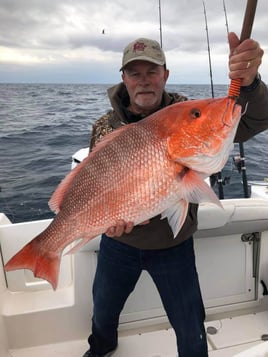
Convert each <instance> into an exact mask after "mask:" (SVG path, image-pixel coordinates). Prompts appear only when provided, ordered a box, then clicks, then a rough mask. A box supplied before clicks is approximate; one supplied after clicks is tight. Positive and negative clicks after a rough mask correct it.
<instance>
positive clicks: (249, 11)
mask: <svg viewBox="0 0 268 357" xmlns="http://www.w3.org/2000/svg"><path fill="white" fill-rule="evenodd" d="M256 7H257V0H248V1H247V6H246V11H245V15H244V20H243V25H242V30H241V35H240V42H243V41H244V40H246V39H247V38H250V35H251V31H252V26H253V22H254V17H255V12H256ZM223 9H224V14H225V22H226V29H227V34H229V26H228V19H227V12H226V6H225V1H224V0H223ZM231 84H232V85H231V86H230V88H231V87H233V84H234V87H235V88H239V89H238V93H240V87H241V79H237V80H232V81H231ZM230 94H232V93H230V92H229V95H230ZM239 151H240V165H239V170H240V171H241V174H242V183H243V190H244V196H245V198H249V196H250V195H249V189H248V180H247V173H246V162H245V153H244V145H243V143H239Z"/></svg>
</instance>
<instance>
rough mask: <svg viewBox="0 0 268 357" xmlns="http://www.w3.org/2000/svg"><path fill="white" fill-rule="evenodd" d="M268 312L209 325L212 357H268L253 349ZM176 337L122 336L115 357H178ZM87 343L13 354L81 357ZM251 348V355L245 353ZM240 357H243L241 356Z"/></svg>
mask: <svg viewBox="0 0 268 357" xmlns="http://www.w3.org/2000/svg"><path fill="white" fill-rule="evenodd" d="M267 321H268V312H261V313H255V314H249V315H245V316H238V317H233V318H227V319H223V320H221V321H220V320H217V321H210V322H207V323H206V327H208V326H210V327H214V328H215V329H216V330H217V333H216V334H215V335H209V336H208V343H209V357H232V356H236V354H239V353H241V352H243V351H244V353H243V356H242V355H241V357H267V356H268V347H267V346H266V343H265V345H262V346H265V352H262V353H261V354H260V353H257V354H254V351H253V350H254V346H259V345H260V344H263V342H262V341H261V336H262V335H263V334H265V333H267V332H268V322H267ZM175 345H176V343H175V335H174V332H173V330H172V329H164V330H157V331H151V332H136V333H132V334H131V333H129V334H128V333H127V334H123V335H122V336H120V338H119V346H118V349H117V351H116V352H115V353H114V357H176V347H175ZM87 348H88V345H87V342H86V340H81V341H69V342H64V343H58V344H53V345H46V346H37V347H31V348H26V349H19V350H12V351H10V354H11V356H12V357H36V356H38V357H82V356H83V353H84V352H85V351H86V350H87ZM250 348H252V351H253V352H252V351H251V352H250V354H247V353H246V352H245V351H247V350H248V349H250ZM239 357H240V356H239Z"/></svg>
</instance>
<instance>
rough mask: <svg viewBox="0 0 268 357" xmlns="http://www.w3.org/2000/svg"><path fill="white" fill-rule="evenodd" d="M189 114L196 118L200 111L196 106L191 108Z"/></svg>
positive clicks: (199, 115)
mask: <svg viewBox="0 0 268 357" xmlns="http://www.w3.org/2000/svg"><path fill="white" fill-rule="evenodd" d="M190 115H191V117H192V118H193V119H197V118H200V117H201V111H200V110H199V109H197V108H193V109H191V112H190Z"/></svg>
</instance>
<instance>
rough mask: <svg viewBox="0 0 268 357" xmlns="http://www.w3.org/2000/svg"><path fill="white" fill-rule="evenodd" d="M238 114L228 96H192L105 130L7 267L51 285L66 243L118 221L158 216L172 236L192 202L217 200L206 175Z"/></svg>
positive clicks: (224, 149)
mask: <svg viewBox="0 0 268 357" xmlns="http://www.w3.org/2000/svg"><path fill="white" fill-rule="evenodd" d="M240 117H241V106H240V105H238V104H237V103H236V100H235V99H234V98H232V97H228V96H227V97H221V98H209V99H200V100H190V101H185V102H180V103H175V104H172V105H170V106H168V107H165V108H163V109H161V110H159V111H157V112H155V113H153V114H151V115H150V116H148V117H146V118H144V119H142V120H140V121H139V122H136V123H132V124H129V125H125V126H122V127H120V128H118V129H116V130H115V131H113V132H111V133H109V134H107V135H106V136H105V137H104V138H103V139H102V140H101V141H100V142H99V143H98V144H97V145H96V146H95V148H94V149H93V150H92V151H91V152H90V154H89V155H88V157H87V158H86V159H84V161H83V162H82V163H80V164H79V165H78V166H77V167H76V168H75V169H73V170H72V171H71V172H70V173H69V174H68V175H67V176H66V177H65V178H64V179H63V180H62V182H61V183H60V184H59V185H58V187H57V188H56V190H55V192H54V193H53V195H52V197H51V199H50V200H49V206H50V208H51V210H52V211H54V212H55V213H56V215H55V217H54V219H53V220H52V222H51V223H50V224H49V226H48V227H47V228H46V229H45V230H44V231H43V232H41V233H40V234H39V235H37V236H36V237H35V238H34V239H32V240H31V241H30V242H29V243H28V244H26V245H25V246H24V247H23V248H22V249H21V250H20V251H19V252H18V253H16V254H15V255H14V256H13V257H12V258H11V259H10V260H9V261H8V262H7V263H6V264H5V270H6V271H11V270H15V269H30V270H32V271H33V273H34V275H35V276H36V277H39V278H42V279H45V280H47V281H48V282H49V283H50V284H51V286H52V288H53V289H54V290H55V289H56V288H57V285H58V276H59V271H60V261H61V256H62V254H63V251H64V250H65V248H66V247H67V246H69V245H70V244H71V243H72V248H71V249H70V250H69V251H68V252H67V253H66V254H72V253H75V252H76V251H77V250H78V249H80V248H81V247H82V246H83V245H85V244H86V243H87V242H88V241H90V240H91V239H93V238H94V237H96V236H98V235H100V234H102V233H104V232H106V230H107V229H108V228H109V227H111V226H115V225H116V223H117V222H118V220H124V221H126V222H134V224H135V225H137V224H139V223H142V222H144V221H147V220H149V219H150V218H152V217H154V216H156V215H159V214H161V217H162V218H165V217H166V218H167V219H168V222H169V224H170V226H171V228H172V231H173V234H174V237H176V235H177V234H178V232H179V231H180V229H181V227H182V226H183V223H184V221H185V218H186V216H187V212H188V205H189V202H192V203H197V204H200V203H202V202H210V203H213V204H216V205H218V206H221V203H220V201H219V199H218V197H217V196H216V194H215V193H214V191H213V190H212V189H211V187H210V186H209V185H208V184H207V183H206V182H205V178H206V177H208V176H210V175H211V174H213V173H215V172H218V171H220V170H221V169H222V167H223V166H224V164H225V163H226V161H227V159H228V156H229V153H230V151H231V150H232V148H233V140H234V136H235V133H236V130H237V127H238V124H239V120H240ZM68 249H69V247H68ZM64 252H65V251H64Z"/></svg>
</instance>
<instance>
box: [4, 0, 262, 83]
mask: <svg viewBox="0 0 268 357" xmlns="http://www.w3.org/2000/svg"><path fill="white" fill-rule="evenodd" d="M225 3H226V8H227V13H228V25H229V28H230V30H234V31H235V32H237V33H238V34H239V33H240V31H241V26H242V20H243V16H244V11H245V1H244V0H237V1H231V0H226V1H225ZM205 4H206V11H207V19H208V31H209V39H210V47H211V54H212V59H213V65H214V71H213V72H214V73H215V77H216V78H217V80H220V81H221V82H222V81H223V82H227V81H228V76H227V75H226V65H227V61H228V45H227V33H226V26H225V17H224V11H223V2H222V1H221V0H206V1H205ZM267 11H268V2H266V1H262V2H259V4H258V8H257V12H256V19H255V23H254V28H253V35H254V36H255V37H254V38H256V39H257V40H258V41H259V42H260V43H261V45H262V47H263V48H264V50H266V49H268V39H267V36H266V30H265V29H266V23H267V17H266V15H265V14H267ZM161 15H162V16H161V18H162V39H163V48H164V50H165V51H166V55H167V58H168V63H169V67H170V70H171V77H170V80H173V78H174V80H175V81H176V80H177V79H176V78H181V77H182V76H180V75H179V71H180V69H181V68H184V67H187V69H184V81H186V82H187V81H188V82H192V83H193V82H195V83H199V82H200V81H201V80H202V81H206V80H207V82H209V78H208V68H207V66H208V62H207V42H206V31H205V21H204V9H203V2H202V1H201V0H200V1H197V0H187V1H186V0H181V1H177V2H174V1H171V0H165V1H163V0H162V3H161ZM159 27H160V25H159V2H158V0H148V1H146V2H144V1H143V0H136V1H135V6H133V2H132V1H131V0H114V1H113V2H111V1H110V0H102V1H101V2H97V1H93V0H76V1H75V2H73V1H71V0H65V1H63V0H53V1H52V0H27V1H21V0H2V1H1V2H0V72H1V73H3V74H4V77H2V81H9V80H11V79H12V80H14V78H17V80H18V81H20V80H21V78H23V80H26V81H27V76H26V73H28V72H27V68H29V67H31V66H33V68H34V72H35V73H36V75H35V80H37V79H39V81H41V80H44V76H43V74H42V73H44V71H45V72H46V74H47V76H46V77H45V78H46V79H47V81H52V80H53V78H54V79H55V71H56V70H57V71H59V72H61V71H63V69H65V72H64V73H65V76H63V75H62V76H61V75H60V74H59V75H58V76H57V78H59V77H60V78H65V81H66V82H68V81H75V75H77V81H79V80H80V79H81V78H83V74H82V73H81V75H80V74H79V68H81V70H86V72H87V73H90V71H91V73H92V76H90V77H94V79H96V80H98V81H99V82H100V83H103V82H105V81H106V80H107V79H108V82H112V81H116V80H119V79H120V76H119V75H118V72H117V70H118V68H119V67H120V62H121V55H122V50H123V48H124V47H125V46H126V44H127V43H128V42H130V41H132V40H133V39H135V38H137V37H142V36H144V37H150V38H154V39H156V40H159V39H160V31H159ZM103 30H104V34H103V33H102V32H103ZM266 63H267V62H266V59H264V64H266ZM104 66H105V78H104V76H103V71H102V70H100V72H99V74H98V75H99V79H98V78H97V75H96V72H95V71H96V70H98V69H99V68H102V69H103V67H104ZM14 68H16V71H15V73H16V75H15V73H14ZM38 68H39V69H40V73H39V75H38ZM67 68H68V71H67ZM266 68H267V65H266V66H265V65H263V66H262V70H263V72H264V77H266V78H267V79H268V73H267V69H266ZM108 69H109V70H108ZM114 70H115V72H114ZM218 71H220V72H218ZM265 71H266V72H265ZM173 72H174V76H173V74H172V73H173ZM49 73H51V76H50V74H49ZM177 73H178V76H177V75H176V76H175V74H177ZM193 73H194V74H193ZM50 77H51V78H50ZM28 78H29V79H28V80H29V81H30V79H31V78H32V76H30V71H29V77H28ZM84 78H86V77H84ZM106 83H107V82H106Z"/></svg>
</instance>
